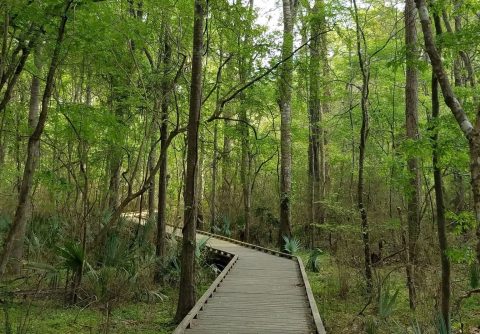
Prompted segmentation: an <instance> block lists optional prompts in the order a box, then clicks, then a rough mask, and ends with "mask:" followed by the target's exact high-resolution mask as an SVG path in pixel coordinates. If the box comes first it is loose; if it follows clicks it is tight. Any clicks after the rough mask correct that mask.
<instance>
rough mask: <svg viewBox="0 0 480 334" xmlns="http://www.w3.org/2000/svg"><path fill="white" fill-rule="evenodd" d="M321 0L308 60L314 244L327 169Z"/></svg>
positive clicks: (316, 8)
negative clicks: (322, 82)
mask: <svg viewBox="0 0 480 334" xmlns="http://www.w3.org/2000/svg"><path fill="white" fill-rule="evenodd" d="M320 3H321V1H319V0H317V1H315V4H314V6H313V9H312V12H311V15H312V18H311V19H310V29H311V36H312V39H311V42H310V63H309V81H310V84H309V90H310V94H309V101H308V116H309V121H310V131H309V132H310V138H309V145H308V146H309V154H308V157H309V163H308V164H309V194H310V198H309V203H310V209H309V213H310V226H311V228H310V233H311V234H312V236H311V237H312V245H311V246H312V247H313V246H314V245H313V240H314V236H313V234H314V231H315V228H314V226H313V224H315V223H321V208H320V205H321V204H320V201H321V200H322V196H321V194H322V193H323V189H322V188H323V186H324V185H323V184H322V175H323V176H324V175H325V174H324V168H322V162H323V159H322V154H323V152H322V151H323V134H322V128H321V122H322V101H321V96H320V79H321V76H322V73H321V51H320V49H321V47H322V46H321V36H320V35H319V33H320V31H321V29H322V26H321V25H322V22H321V16H320V15H321V13H320V6H321V4H320Z"/></svg>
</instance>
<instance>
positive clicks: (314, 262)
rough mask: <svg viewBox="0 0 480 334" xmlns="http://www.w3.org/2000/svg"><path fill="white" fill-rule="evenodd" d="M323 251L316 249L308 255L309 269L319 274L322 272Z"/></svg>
mask: <svg viewBox="0 0 480 334" xmlns="http://www.w3.org/2000/svg"><path fill="white" fill-rule="evenodd" d="M322 254H323V251H322V250H321V249H320V248H315V249H314V250H312V251H310V253H309V254H308V261H307V269H308V270H310V271H313V272H315V273H318V272H319V271H320V259H319V257H320V255H322Z"/></svg>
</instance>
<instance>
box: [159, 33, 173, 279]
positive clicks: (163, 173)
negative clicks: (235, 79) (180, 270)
mask: <svg viewBox="0 0 480 334" xmlns="http://www.w3.org/2000/svg"><path fill="white" fill-rule="evenodd" d="M165 35H166V34H165ZM171 54H172V53H171V47H170V43H169V42H168V41H167V38H166V36H165V48H164V55H163V69H164V81H163V82H162V96H161V99H162V103H161V117H160V121H161V123H160V155H161V156H162V157H163V159H162V161H161V163H160V169H159V176H158V211H157V240H156V251H155V254H156V256H157V257H158V259H159V260H160V261H161V262H162V261H163V260H164V258H165V255H166V237H167V220H166V216H167V212H166V210H167V185H168V164H167V161H168V160H167V158H168V155H167V152H168V151H167V150H168V143H167V138H168V105H169V103H170V98H169V96H170V94H169V84H170V83H169V82H168V80H167V79H166V78H167V74H168V71H169V68H170V64H171ZM159 278H160V277H159V276H158V273H157V281H158V280H159Z"/></svg>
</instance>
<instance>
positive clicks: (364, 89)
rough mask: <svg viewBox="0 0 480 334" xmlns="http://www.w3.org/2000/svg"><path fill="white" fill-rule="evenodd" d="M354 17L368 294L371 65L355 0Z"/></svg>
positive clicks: (360, 193)
mask: <svg viewBox="0 0 480 334" xmlns="http://www.w3.org/2000/svg"><path fill="white" fill-rule="evenodd" d="M353 7H354V16H355V32H356V45H357V56H358V64H359V67H360V73H361V76H362V85H361V87H360V93H361V99H360V108H361V110H362V126H361V128H360V143H359V146H358V150H359V154H358V183H357V206H358V210H359V212H360V219H361V221H362V223H361V231H362V241H363V250H364V261H365V278H366V282H367V292H369V293H370V292H371V291H372V286H373V282H372V259H371V252H370V226H369V224H368V215H367V207H366V205H365V196H364V195H365V194H364V192H365V151H366V148H367V138H368V130H369V110H368V98H369V95H370V87H369V85H370V64H369V59H368V53H367V52H368V51H367V45H366V39H365V35H364V32H363V29H362V27H361V26H360V20H359V17H358V8H357V2H356V0H353Z"/></svg>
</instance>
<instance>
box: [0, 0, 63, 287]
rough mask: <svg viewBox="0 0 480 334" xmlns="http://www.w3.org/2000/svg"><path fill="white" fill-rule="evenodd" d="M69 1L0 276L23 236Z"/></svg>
mask: <svg viewBox="0 0 480 334" xmlns="http://www.w3.org/2000/svg"><path fill="white" fill-rule="evenodd" d="M71 4H72V0H69V1H67V2H66V4H65V9H64V12H63V15H62V18H61V20H60V25H59V27H58V32H57V39H56V43H55V48H54V50H53V54H52V58H51V62H50V67H49V70H48V74H47V79H46V82H45V90H44V92H43V97H42V107H41V112H40V115H39V118H38V122H37V126H36V127H35V130H34V131H33V133H32V134H31V135H30V137H29V139H28V146H27V158H26V161H25V167H24V171H23V178H22V183H21V188H20V193H19V198H18V204H17V208H16V211H15V216H14V219H13V222H12V226H11V227H10V230H9V232H8V235H7V238H6V240H5V243H4V246H3V250H2V254H1V256H0V278H1V277H2V276H3V275H4V274H5V271H6V269H7V264H8V262H9V260H10V257H11V255H12V250H13V246H14V245H15V243H16V242H23V240H19V233H20V231H22V230H23V229H25V224H26V223H27V220H26V218H27V205H28V198H29V196H30V191H31V188H32V183H33V174H34V173H35V169H36V167H37V163H38V159H39V148H40V138H41V136H42V133H43V130H44V128H45V123H46V121H47V115H48V109H49V103H50V97H51V96H52V92H53V83H54V77H55V73H56V70H57V67H58V63H59V61H60V50H61V47H62V44H63V39H64V35H65V27H66V24H67V19H68V16H67V13H68V11H69V9H70V6H71Z"/></svg>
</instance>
